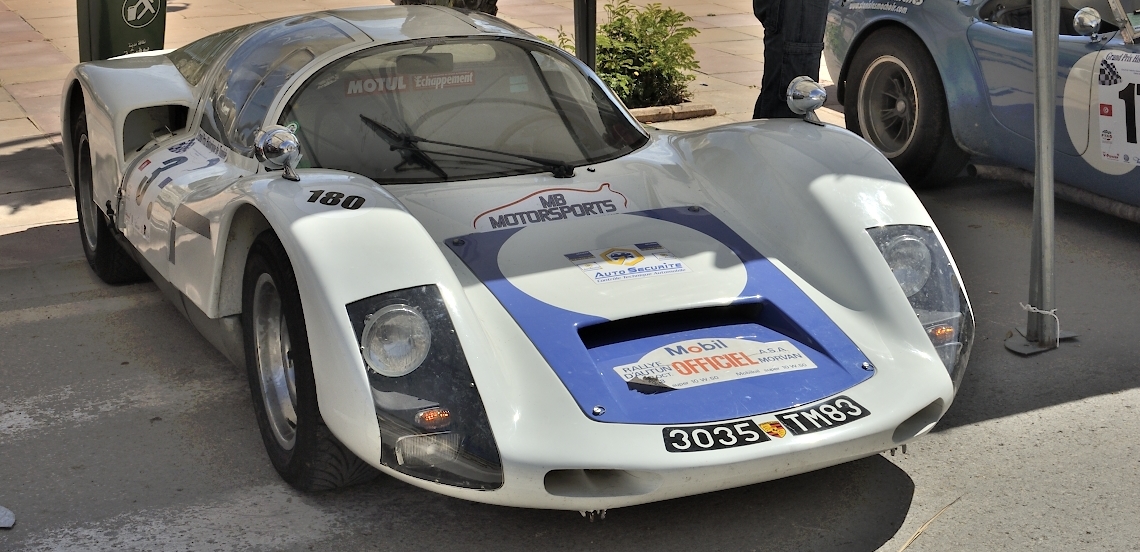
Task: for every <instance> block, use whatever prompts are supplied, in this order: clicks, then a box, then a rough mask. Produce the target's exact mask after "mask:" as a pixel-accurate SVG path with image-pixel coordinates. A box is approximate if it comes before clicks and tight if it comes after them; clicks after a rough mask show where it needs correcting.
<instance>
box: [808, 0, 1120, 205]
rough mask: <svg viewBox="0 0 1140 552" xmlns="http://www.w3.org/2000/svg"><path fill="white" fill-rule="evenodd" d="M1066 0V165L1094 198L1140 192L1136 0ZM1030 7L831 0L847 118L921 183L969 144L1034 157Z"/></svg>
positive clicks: (1028, 160)
mask: <svg viewBox="0 0 1140 552" xmlns="http://www.w3.org/2000/svg"><path fill="white" fill-rule="evenodd" d="M1121 2H1122V3H1123V5H1122V4H1121ZM1060 4H1061V10H1060V11H1061V13H1060V14H1058V15H1059V17H1060V21H1061V25H1060V29H1061V31H1060V32H1061V36H1060V44H1059V48H1058V50H1059V60H1058V71H1057V97H1056V102H1055V105H1056V110H1057V112H1056V121H1057V126H1056V137H1055V144H1056V146H1055V147H1056V153H1055V160H1056V169H1055V170H1056V177H1057V179H1058V180H1059V181H1061V182H1062V183H1064V184H1068V185H1069V186H1071V187H1074V188H1078V189H1079V190H1083V192H1079V193H1080V195H1082V196H1084V198H1085V199H1086V200H1087V199H1089V198H1092V201H1091V202H1092V203H1098V202H1099V203H1102V204H1103V203H1105V202H1104V199H1105V198H1107V199H1108V200H1111V201H1110V202H1109V203H1112V204H1119V203H1124V204H1128V205H1132V206H1137V205H1140V185H1138V184H1140V170H1137V166H1138V165H1140V141H1138V140H1137V122H1138V121H1137V103H1138V102H1140V96H1138V94H1140V45H1138V44H1134V43H1133V41H1134V34H1135V31H1140V28H1137V29H1135V31H1134V28H1133V25H1135V24H1137V23H1140V21H1138V19H1140V15H1137V14H1134V13H1133V9H1134V8H1140V2H1137V1H1136V0H1061V2H1060ZM1114 4H1115V5H1114ZM1134 4H1135V5H1134ZM1088 8H1091V9H1088ZM1031 9H1032V2H1031V0H832V1H831V7H830V11H829V13H828V25H827V34H826V37H825V39H824V41H825V49H824V60H825V62H826V64H827V67H828V70H829V71H830V73H831V74H832V75H835V76H836V79H835V80H836V83H837V93H838V96H839V99H840V101H841V102H842V103H843V106H844V113H845V117H846V123H847V128H848V129H850V130H851V131H853V132H855V133H857V134H860V135H861V136H863V137H864V138H866V139H867V140H868V141H869V142H871V143H872V144H874V145H875V146H877V147H878V148H879V149H880V150H882V151H883V153H884V154H886V156H887V157H888V158H889V159H890V160H891V162H892V163H894V165H895V167H896V168H898V170H899V172H900V173H902V175H903V176H904V177H906V179H907V181H908V182H910V183H911V184H912V185H913V186H932V185H938V184H941V183H944V182H946V181H947V180H949V179H951V178H953V177H955V176H956V175H957V174H958V173H959V172H960V171H961V170H962V168H963V167H964V166H965V165H966V163H967V162H968V161H969V160H970V157H971V156H975V157H976V158H978V159H982V160H988V161H996V162H998V163H999V164H1004V165H1012V166H1015V167H1019V168H1023V169H1030V170H1032V169H1033V166H1034V118H1033V97H1034V74H1033V32H1032V31H1031V30H1030V29H1031V27H1032V15H1031ZM1092 10H1096V11H1095V12H1094V11H1092ZM1129 16H1131V21H1129ZM1101 18H1103V21H1102V22H1100V23H1099V27H1098V26H1097V24H1098V20H1100V19H1101ZM1086 192H1088V193H1086ZM1097 196H1099V197H1097ZM1087 202H1089V201H1086V203H1087Z"/></svg>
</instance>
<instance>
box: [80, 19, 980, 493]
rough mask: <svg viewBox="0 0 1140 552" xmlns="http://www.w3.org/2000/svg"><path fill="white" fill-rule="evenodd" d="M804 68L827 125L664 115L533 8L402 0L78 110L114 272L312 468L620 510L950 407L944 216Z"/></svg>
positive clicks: (84, 165)
mask: <svg viewBox="0 0 1140 552" xmlns="http://www.w3.org/2000/svg"><path fill="white" fill-rule="evenodd" d="M797 87H798V88H796V89H795V90H792V92H791V94H790V96H791V99H790V100H789V102H790V103H792V104H795V106H797V107H796V108H797V109H799V110H800V112H805V113H806V114H805V120H798V119H789V120H770V121H754V122H746V123H740V124H732V125H727V126H722V127H718V128H713V129H709V130H706V131H700V132H689V133H677V132H665V131H657V130H652V129H645V128H643V127H642V126H641V125H639V124H638V123H637V122H636V121H635V120H634V119H633V118H632V117H631V115H630V113H629V112H628V111H627V110H626V109H625V107H624V106H623V105H622V104H621V102H620V101H619V100H618V99H617V98H616V97H615V96H614V94H613V93H612V92H611V91H610V90H609V89H608V88H607V87H606V86H605V85H604V84H603V83H602V82H601V81H600V80H599V79H598V77H597V76H596V75H595V74H593V73H592V72H591V71H590V70H589V69H588V68H586V67H585V66H584V65H583V64H582V63H580V62H579V61H578V60H576V59H575V58H573V57H571V56H570V55H568V54H567V53H566V52H563V51H561V50H559V49H557V48H554V47H552V46H550V45H548V44H546V43H544V42H542V41H540V40H538V39H536V38H535V37H534V36H531V35H529V34H528V33H526V32H523V31H521V30H520V29H517V28H515V27H513V26H511V25H509V24H507V23H505V22H503V21H500V20H498V19H495V18H493V17H490V16H487V15H483V14H480V13H475V12H460V11H455V10H452V9H447V8H441V7H434V6H393V7H386V8H362V9H347V10H337V11H329V12H321V13H314V14H310V15H303V16H295V17H287V18H284V19H279V20H275V21H268V22H261V23H255V24H251V25H246V26H244V27H239V28H235V29H232V30H229V31H225V32H222V33H218V34H215V35H211V36H207V37H205V38H202V39H201V40H198V41H196V42H193V43H191V44H189V45H187V46H185V47H183V48H179V49H177V50H172V51H163V52H151V53H142V54H132V55H129V56H124V57H121V58H117V59H111V60H106V61H98V62H89V63H82V64H80V65H78V66H77V67H76V68H75V69H74V70H73V71H72V72H71V74H70V76H69V77H68V78H67V80H66V83H65V89H64V94H63V105H62V111H61V113H62V118H63V127H64V128H65V131H64V134H63V144H64V149H65V151H66V161H67V168H68V172H69V174H70V177H71V181H72V183H73V185H74V187H75V194H76V201H77V205H78V212H79V218H80V225H79V226H80V231H81V238H82V243H83V248H84V251H85V252H86V254H87V258H88V260H89V261H90V264H91V266H92V268H93V269H94V271H95V272H96V273H97V274H98V275H99V277H101V278H103V279H104V280H106V281H107V282H126V281H134V280H136V279H138V278H140V277H142V276H143V275H144V274H145V275H149V277H150V278H151V279H153V280H154V282H156V283H157V284H158V286H159V287H160V288H161V289H162V290H163V291H164V292H165V293H166V294H167V295H168V296H169V298H170V299H171V301H172V302H173V303H174V305H175V306H176V307H177V308H178V309H180V310H181V311H182V312H183V313H184V315H185V316H186V317H187V318H188V319H189V320H190V321H191V322H192V323H193V325H194V326H195V327H196V328H197V329H198V330H199V331H200V332H201V333H202V334H203V335H204V336H206V337H207V338H208V339H209V340H210V342H211V343H212V344H214V345H215V346H216V347H217V348H218V349H219V350H221V351H222V352H223V353H225V354H226V355H227V356H228V357H229V358H230V359H232V360H233V362H234V363H235V364H236V365H238V366H239V367H244V369H245V370H247V371H248V376H249V382H250V390H251V394H252V397H253V404H254V407H255V411H256V415H257V420H258V423H259V427H260V431H261V435H262V437H263V440H264V444H265V448H266V450H267V451H268V455H269V459H270V461H271V462H272V464H273V466H274V468H276V470H277V471H278V472H279V473H280V475H281V477H282V478H283V479H284V480H285V481H287V482H288V483H290V484H292V485H294V486H296V487H297V488H300V489H305V490H317V489H328V488H333V487H338V486H343V485H348V484H352V483H356V482H360V481H364V480H367V479H369V478H371V477H374V476H375V475H376V474H377V473H378V472H383V473H386V474H388V475H389V476H392V477H395V478H397V479H400V480H403V481H406V482H408V483H410V484H413V485H417V486H420V487H423V488H426V489H430V490H432V491H435V492H438V493H443V494H446V495H451V496H455V497H459V498H463V499H468V500H473V501H480V502H486V503H494V504H504V505H512V506H524V507H533V508H552V509H564V510H580V511H596V510H604V509H607V508H614V507H620V506H628V505H633V504H639V503H645V502H650V501H655V500H662V499H667V498H671V497H678V496H685V495H691V494H696V493H702V492H708V491H713V490H717V489H725V488H729V487H735V486H741V485H748V484H752V483H756V482H761V481H765V480H771V479H775V478H779V477H785V476H789V475H793V474H797V473H802V472H807V471H810V470H815V469H818V468H822V467H825V466H831V465H835V464H838V463H842V462H846V461H849V460H853V459H857V458H862V457H866V456H869V455H873V454H876V453H879V452H882V451H885V450H889V449H892V448H895V447H898V446H900V445H902V444H905V443H907V442H909V441H910V440H912V439H914V438H916V437H918V436H920V435H922V434H924V433H926V432H928V431H930V430H931V428H932V427H933V426H934V424H935V423H936V422H937V421H938V420H939V419H940V418H941V417H942V415H943V414H944V413H945V412H946V410H947V409H948V408H949V407H950V404H951V402H952V401H953V399H954V395H955V392H956V389H957V387H958V385H959V383H960V382H961V381H962V377H963V374H964V373H965V369H966V364H967V361H968V358H969V353H970V344H971V339H972V336H973V318H972V315H971V312H970V305H969V301H968V299H967V296H966V293H965V291H964V289H963V287H962V284H961V279H960V277H959V274H958V272H957V268H956V267H955V265H954V261H953V259H952V258H951V256H950V253H949V252H948V250H947V248H946V244H945V242H944V240H943V239H942V237H941V235H940V234H939V233H938V230H937V228H936V227H935V225H934V223H933V222H932V221H931V218H930V216H929V215H928V214H927V212H926V210H925V209H924V208H923V206H922V204H921V203H920V202H919V201H918V199H917V198H916V197H915V195H914V194H913V192H912V191H911V190H910V188H909V187H908V186H907V185H906V183H905V182H904V181H903V179H902V177H901V176H900V175H899V173H898V172H897V171H896V170H895V169H894V168H893V167H892V166H891V164H890V163H889V162H888V161H887V160H886V159H885V158H884V157H883V155H882V154H881V153H879V152H878V151H877V150H876V149H875V148H874V147H873V146H871V145H870V144H868V143H867V142H865V141H863V140H862V139H861V138H859V137H857V136H855V135H853V134H851V133H850V132H848V131H846V130H844V129H841V128H837V127H834V126H825V125H821V124H819V123H818V120H814V121H813V120H812V119H813V117H811V115H810V109H811V107H812V106H818V105H819V104H820V103H822V99H820V98H821V97H820V96H819V93H820V92H822V89H821V88H819V87H818V85H815V84H814V83H812V82H810V81H800V82H799V83H798V84H797ZM817 100H818V101H817ZM805 106H806V107H805Z"/></svg>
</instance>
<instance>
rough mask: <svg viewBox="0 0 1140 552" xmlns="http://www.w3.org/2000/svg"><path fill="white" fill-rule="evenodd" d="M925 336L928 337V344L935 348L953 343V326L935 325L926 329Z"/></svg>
mask: <svg viewBox="0 0 1140 552" xmlns="http://www.w3.org/2000/svg"><path fill="white" fill-rule="evenodd" d="M926 335H928V336H930V342H931V343H933V344H934V346H935V347H937V346H939V345H945V344H947V343H951V342H953V341H954V326H951V325H950V324H935V325H933V326H931V327H929V328H927V329H926Z"/></svg>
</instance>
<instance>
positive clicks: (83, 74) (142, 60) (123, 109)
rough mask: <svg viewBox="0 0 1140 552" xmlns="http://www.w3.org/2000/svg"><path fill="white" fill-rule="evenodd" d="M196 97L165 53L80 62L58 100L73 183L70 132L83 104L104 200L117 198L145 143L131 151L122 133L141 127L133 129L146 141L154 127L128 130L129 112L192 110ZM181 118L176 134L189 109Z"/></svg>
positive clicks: (98, 194)
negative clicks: (126, 175)
mask: <svg viewBox="0 0 1140 552" xmlns="http://www.w3.org/2000/svg"><path fill="white" fill-rule="evenodd" d="M80 101H81V102H82V105H80ZM195 102H196V100H195V94H194V90H193V89H192V88H191V87H190V85H189V83H187V82H186V79H184V78H183V77H182V74H181V73H179V72H178V69H177V68H175V67H174V65H173V64H172V63H170V60H169V59H167V58H166V56H164V55H145V56H132V57H126V58H118V59H111V60H106V61H98V62H88V63H81V64H79V65H77V66H76V67H75V68H73V69H72V70H71V72H70V73H69V74H68V76H67V78H66V79H65V80H64V88H63V95H62V99H61V105H60V120H61V121H60V122H61V125H60V126H61V135H62V142H63V148H64V159H65V160H66V164H67V170H68V177H69V179H70V180H71V182H72V186H74V185H75V175H74V163H75V161H74V147H75V145H74V144H75V141H74V140H75V137H74V136H72V132H73V130H74V123H75V121H76V120H77V119H78V114H79V109H80V108H82V109H83V110H84V111H85V113H86V118H87V132H88V135H89V140H90V145H91V162H92V179H93V182H94V190H93V192H94V199H95V203H96V204H98V205H100V206H104V205H106V202H107V201H112V204H114V201H113V200H114V198H115V194H116V192H117V191H118V187H119V184H120V183H121V182H122V180H123V174H124V173H125V171H126V166H127V164H128V163H129V162H130V160H131V159H133V158H134V157H135V156H136V155H137V154H138V152H139V151H140V150H142V149H143V148H142V147H139V148H137V149H136V148H134V147H132V148H130V151H124V150H125V149H126V148H125V147H124V138H125V137H126V136H127V135H128V134H132V132H133V131H137V132H133V134H142V135H143V136H144V138H143V140H144V141H143V142H142V143H141V144H137V145H139V146H145V145H146V141H148V140H149V136H148V134H149V133H150V132H151V131H148V130H146V129H145V128H139V129H133V131H132V132H127V131H126V130H131V129H128V125H127V118H128V116H129V115H130V114H131V112H134V111H137V110H140V109H146V108H152V107H165V106H172V107H174V108H176V109H179V110H184V111H183V112H184V113H189V111H190V110H192V109H193V108H194V107H195ZM136 118H137V116H136ZM182 123H183V124H182V126H181V128H170V129H168V130H170V131H171V132H172V133H173V134H175V135H177V134H179V133H181V132H185V131H186V125H185V123H186V120H185V115H184V116H183V120H182ZM139 124H142V125H145V124H146V122H143V121H142V120H141V119H140V122H139ZM132 126H137V125H132ZM152 130H154V129H152ZM137 141H138V140H137V139H134V138H132V140H131V145H132V146H133V145H136V142H137Z"/></svg>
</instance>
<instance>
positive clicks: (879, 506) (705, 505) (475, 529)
mask: <svg viewBox="0 0 1140 552" xmlns="http://www.w3.org/2000/svg"><path fill="white" fill-rule="evenodd" d="M913 495H914V482H913V481H911V479H910V477H909V476H908V475H907V474H906V472H904V471H902V470H901V469H899V468H898V467H897V466H896V465H894V464H893V463H891V462H890V461H889V460H887V459H885V458H883V457H882V456H877V455H876V456H872V457H870V458H866V459H863V460H858V461H855V462H850V463H847V464H843V465H840V466H835V467H832V468H828V469H824V470H820V471H816V472H812V473H808V474H804V475H799V476H795V477H790V478H786V479H780V480H776V481H771V482H768V483H761V484H757V485H752V486H749V487H743V488H738V489H731V490H727V491H720V492H715V493H709V494H704V495H699V496H693V497H686V498H679V499H674V500H669V501H665V502H657V503H653V504H646V505H642V506H633V507H628V508H619V509H616V510H611V511H609V512H608V513H607V516H606V519H605V520H601V521H596V522H593V523H590V522H589V521H587V520H585V519H582V518H581V517H580V516H579V514H578V513H576V512H564V511H550V510H526V509H519V508H505V507H499V506H487V505H483V504H476V503H470V502H466V501H462V500H457V499H452V498H448V497H443V496H439V495H436V494H434V493H429V492H427V491H423V490H420V489H418V488H415V487H412V486H410V485H405V484H403V483H400V482H397V481H394V480H392V479H389V478H387V477H384V476H381V478H380V479H378V480H377V481H376V482H375V483H372V484H370V485H367V486H365V487H362V488H360V489H352V490H348V491H346V492H343V493H336V494H330V495H320V496H319V497H316V500H317V502H319V503H321V505H322V506H323V507H325V508H343V507H344V501H345V499H346V498H349V497H351V499H350V500H351V501H352V502H355V503H358V504H359V505H361V506H362V507H363V509H361V510H355V511H354V513H353V514H352V515H351V517H352V518H353V519H352V520H351V521H350V522H349V523H351V525H352V526H353V527H354V529H356V531H359V527H363V526H371V527H372V535H371V536H362V535H359V534H356V535H354V536H351V537H345V541H342V542H337V543H335V546H338V547H341V548H342V549H348V548H352V549H355V548H356V546H357V544H358V543H359V545H361V546H367V543H369V542H384V543H385V544H384V548H386V549H392V550H396V549H404V548H405V547H408V549H413V548H414V549H422V550H432V549H446V548H450V547H451V546H454V545H455V544H456V543H467V544H466V545H462V546H461V547H466V546H470V545H471V543H485V544H483V545H482V546H480V547H478V548H470V549H472V550H474V549H488V550H490V549H493V550H504V551H506V550H590V549H595V550H599V549H604V550H639V551H640V550H756V549H762V550H875V549H877V548H879V547H880V546H881V545H882V544H883V543H885V542H887V541H888V540H890V539H891V538H892V537H893V536H894V534H895V533H896V532H897V531H898V529H899V527H901V526H902V523H903V521H904V520H905V518H906V514H907V511H908V510H909V508H910V504H911V500H912V497H913Z"/></svg>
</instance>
